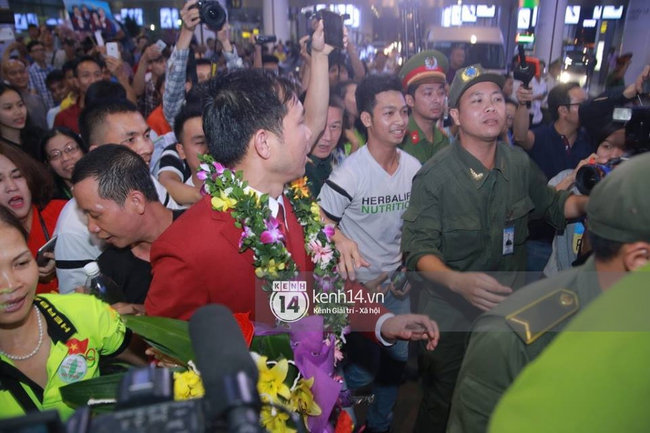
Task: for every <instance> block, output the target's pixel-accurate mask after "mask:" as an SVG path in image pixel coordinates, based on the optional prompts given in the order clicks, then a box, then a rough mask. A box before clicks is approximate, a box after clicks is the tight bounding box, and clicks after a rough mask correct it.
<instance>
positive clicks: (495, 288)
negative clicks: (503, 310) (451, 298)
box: [449, 272, 512, 311]
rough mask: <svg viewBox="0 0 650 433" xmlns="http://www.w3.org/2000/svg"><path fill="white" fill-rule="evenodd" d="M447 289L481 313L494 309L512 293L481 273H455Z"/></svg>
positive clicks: (509, 289) (492, 278)
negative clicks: (460, 296) (461, 297)
mask: <svg viewBox="0 0 650 433" xmlns="http://www.w3.org/2000/svg"><path fill="white" fill-rule="evenodd" d="M449 288H450V289H451V290H452V291H453V292H456V293H458V294H460V295H462V296H463V298H465V299H467V302H469V303H470V304H472V305H473V306H475V307H477V308H479V309H481V310H483V311H489V310H491V309H492V308H494V307H496V306H497V304H499V303H500V302H501V301H503V300H504V299H506V296H507V295H509V294H510V293H512V289H511V288H509V287H506V286H503V285H501V283H499V282H498V281H497V280H496V279H495V278H494V277H491V276H489V275H487V274H484V273H481V272H456V273H455V275H454V276H453V278H452V280H451V283H450V285H449Z"/></svg>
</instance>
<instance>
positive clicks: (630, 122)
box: [576, 107, 650, 195]
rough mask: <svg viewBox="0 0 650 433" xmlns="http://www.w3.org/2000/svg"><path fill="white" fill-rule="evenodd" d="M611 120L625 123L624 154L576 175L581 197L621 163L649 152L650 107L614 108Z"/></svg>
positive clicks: (588, 165) (584, 167) (585, 167)
mask: <svg viewBox="0 0 650 433" xmlns="http://www.w3.org/2000/svg"><path fill="white" fill-rule="evenodd" d="M613 119H614V120H616V121H622V122H626V123H625V154H624V155H623V156H622V157H620V158H613V159H610V160H609V161H607V162H606V163H605V164H596V163H595V162H594V163H590V164H587V165H585V166H583V167H581V168H580V169H579V170H578V172H577V173H576V188H578V191H580V193H581V194H583V195H589V194H590V193H591V190H592V189H593V188H594V187H595V186H596V184H597V183H598V182H600V181H601V179H603V178H604V177H605V176H607V175H608V174H609V173H610V172H611V171H612V170H613V169H614V167H616V166H617V165H619V164H620V163H621V162H623V161H625V160H627V159H629V158H631V157H633V156H634V155H638V154H640V153H644V152H647V151H648V150H650V107H639V108H615V109H614V114H613Z"/></svg>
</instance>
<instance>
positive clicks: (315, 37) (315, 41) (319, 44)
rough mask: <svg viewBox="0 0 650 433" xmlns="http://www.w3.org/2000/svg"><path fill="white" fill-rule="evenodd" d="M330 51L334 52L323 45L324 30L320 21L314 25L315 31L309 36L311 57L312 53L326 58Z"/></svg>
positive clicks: (329, 47)
mask: <svg viewBox="0 0 650 433" xmlns="http://www.w3.org/2000/svg"><path fill="white" fill-rule="evenodd" d="M332 51H334V47H332V46H331V45H327V44H326V43H325V30H324V27H323V20H320V21H318V24H317V25H316V30H314V33H313V34H312V35H311V52H312V56H313V54H314V53H320V54H324V55H325V56H327V55H329V53H331V52H332Z"/></svg>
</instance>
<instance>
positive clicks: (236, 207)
mask: <svg viewBox="0 0 650 433" xmlns="http://www.w3.org/2000/svg"><path fill="white" fill-rule="evenodd" d="M200 158H201V161H202V163H201V165H200V167H199V172H198V178H199V179H200V180H202V181H204V185H203V188H202V190H201V191H202V192H203V193H204V194H208V195H211V196H212V200H211V204H212V207H213V209H215V210H217V211H220V212H228V211H231V215H232V217H233V218H234V220H235V226H236V227H238V228H241V229H242V234H241V238H240V240H239V251H240V252H244V251H246V250H248V249H251V250H252V251H253V255H254V262H253V266H254V267H255V275H256V276H257V277H258V278H259V279H261V280H263V281H264V283H263V286H262V287H263V289H264V291H266V292H271V291H272V285H273V281H291V280H295V279H296V278H298V272H299V269H298V267H297V266H296V262H295V261H294V260H293V258H292V257H291V253H289V251H288V250H287V248H286V246H285V244H284V236H283V235H282V233H281V231H280V228H279V226H280V223H279V221H278V220H277V219H276V218H274V217H273V216H271V210H270V209H269V206H268V194H262V195H259V194H257V193H256V192H255V191H254V190H253V189H252V188H250V187H248V183H247V182H246V181H244V180H243V174H242V172H241V171H238V172H236V173H234V172H233V171H232V170H229V169H227V168H225V167H224V166H223V165H221V164H219V163H218V162H215V161H214V159H213V158H212V157H211V156H209V155H204V156H201V157H200ZM284 195H285V197H287V198H288V199H289V201H290V202H291V205H292V207H293V210H294V213H295V214H296V217H297V218H298V221H299V222H300V225H301V226H302V227H303V230H304V233H305V250H306V251H307V253H308V254H309V256H310V257H311V260H312V262H313V263H314V272H313V274H314V282H315V284H314V290H315V292H316V295H317V296H318V295H319V294H320V293H327V294H332V293H333V294H336V295H335V296H327V298H328V299H327V300H328V301H332V302H328V303H321V304H319V306H320V307H321V310H322V311H328V313H327V314H323V315H322V316H323V320H324V324H325V328H326V329H327V330H328V331H329V332H332V333H333V334H334V335H335V336H336V338H337V346H340V344H341V339H342V338H344V337H343V335H344V334H345V333H346V332H347V325H348V316H347V313H346V312H345V311H346V308H345V306H346V304H344V303H342V302H339V301H340V300H344V299H346V297H345V293H344V288H345V281H344V280H343V279H342V278H341V277H340V276H339V274H338V272H337V270H336V266H337V261H338V258H339V252H338V250H337V249H336V247H335V245H334V242H333V241H332V236H333V235H334V227H333V226H332V225H325V224H323V222H322V221H321V219H320V209H319V206H318V204H317V203H316V202H315V201H314V200H313V199H312V197H311V194H310V192H309V188H308V186H307V181H306V178H302V179H299V180H298V181H295V182H293V183H292V184H290V185H289V186H287V187H286V189H285V191H284Z"/></svg>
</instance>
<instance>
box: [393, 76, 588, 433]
mask: <svg viewBox="0 0 650 433" xmlns="http://www.w3.org/2000/svg"><path fill="white" fill-rule="evenodd" d="M503 82H504V78H503V76H502V75H498V74H493V73H488V72H486V71H484V70H483V68H482V67H481V65H478V64H477V65H472V66H468V67H467V68H464V69H461V70H459V71H458V72H457V73H456V77H455V78H454V81H453V83H452V85H451V88H450V91H449V106H450V115H451V116H452V118H453V120H454V123H455V124H456V125H457V126H458V128H459V132H458V138H459V140H458V141H454V142H452V143H451V145H449V146H447V147H446V148H444V149H443V150H441V151H440V152H438V153H437V154H436V155H434V156H433V157H432V158H431V159H430V160H429V161H428V162H427V163H426V164H425V165H424V166H423V167H422V169H421V170H420V171H419V172H418V174H417V175H416V176H415V178H414V180H413V189H412V194H411V201H410V204H409V208H408V209H407V210H406V212H405V213H404V215H403V216H402V218H403V219H404V226H403V236H402V250H403V252H404V254H405V256H406V265H407V267H408V268H409V269H410V270H414V271H418V272H420V275H421V276H423V277H424V278H425V280H426V284H425V285H424V286H425V290H423V291H422V292H421V297H420V306H419V309H420V312H421V313H425V314H428V315H429V316H430V317H435V319H436V321H437V322H438V324H439V326H440V328H441V332H442V334H441V338H440V343H439V345H438V347H437V348H436V350H435V351H434V352H432V353H423V354H422V358H421V359H420V367H421V371H422V380H423V386H424V389H423V399H422V403H421V406H420V410H419V413H418V418H417V420H416V431H426V432H431V431H435V432H443V431H445V429H446V424H447V417H448V414H449V407H450V404H451V398H452V395H453V391H454V386H455V384H456V378H457V375H458V371H459V370H460V366H461V362H462V359H463V355H464V351H465V341H466V338H467V333H468V331H469V330H470V327H471V324H472V322H473V321H474V319H476V317H477V316H478V315H479V313H480V312H481V311H488V310H490V309H492V308H494V307H495V306H496V305H498V304H499V303H500V302H501V301H503V300H504V299H505V297H506V296H507V295H508V294H510V293H511V292H512V289H513V288H514V289H516V288H517V287H520V286H521V285H523V284H521V281H522V280H523V275H520V274H519V273H520V271H524V270H525V267H526V249H525V246H524V242H525V240H526V237H527V235H528V230H527V226H528V218H529V216H532V217H535V216H536V217H537V218H540V217H544V218H545V219H546V220H547V221H549V222H550V223H551V224H552V225H554V226H555V227H556V228H558V229H562V228H563V227H564V226H565V225H566V218H577V217H579V216H581V215H582V214H584V207H585V205H586V202H587V198H586V197H583V196H574V195H570V194H569V193H568V192H566V191H555V190H554V189H553V188H550V187H548V185H547V184H546V177H545V176H544V174H543V173H542V172H541V171H540V170H539V168H538V167H537V166H536V165H535V164H534V163H533V162H532V161H531V160H530V158H528V156H527V155H526V154H525V153H524V152H523V151H521V150H519V149H515V148H512V147H510V146H508V145H506V144H504V143H498V138H499V134H500V133H501V131H502V129H503V126H504V124H505V120H506V107H505V100H504V97H503V93H502V90H501V86H502V85H503ZM533 209H534V211H535V212H534V214H532V215H531V213H532V211H533ZM495 271H499V273H498V275H494V276H491V275H488V274H487V273H486V272H495Z"/></svg>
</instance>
